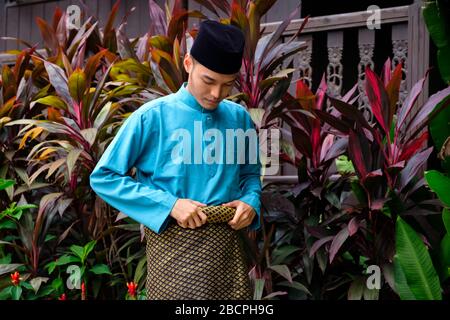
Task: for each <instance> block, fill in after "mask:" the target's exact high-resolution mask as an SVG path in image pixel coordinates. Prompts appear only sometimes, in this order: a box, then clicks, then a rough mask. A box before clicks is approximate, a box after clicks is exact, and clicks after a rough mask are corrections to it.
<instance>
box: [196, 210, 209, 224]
mask: <svg viewBox="0 0 450 320" xmlns="http://www.w3.org/2000/svg"><path fill="white" fill-rule="evenodd" d="M197 215H198V216H199V218H200V219H201V220H202V223H206V220H208V216H207V215H206V214H205V213H204V212H203V211H202V209H200V208H199V209H198V210H197Z"/></svg>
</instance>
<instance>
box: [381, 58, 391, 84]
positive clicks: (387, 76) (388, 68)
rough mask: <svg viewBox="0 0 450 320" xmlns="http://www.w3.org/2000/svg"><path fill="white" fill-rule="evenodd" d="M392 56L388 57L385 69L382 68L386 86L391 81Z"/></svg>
mask: <svg viewBox="0 0 450 320" xmlns="http://www.w3.org/2000/svg"><path fill="white" fill-rule="evenodd" d="M391 64H392V62H391V58H387V60H386V61H385V62H384V65H383V70H382V73H381V75H382V80H383V84H384V86H385V87H386V86H387V84H388V83H389V81H391Z"/></svg>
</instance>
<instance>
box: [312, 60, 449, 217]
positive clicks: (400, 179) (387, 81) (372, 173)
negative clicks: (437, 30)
mask: <svg viewBox="0 0 450 320" xmlns="http://www.w3.org/2000/svg"><path fill="white" fill-rule="evenodd" d="M401 68H402V65H401V64H398V65H397V67H396V68H395V70H393V71H391V61H390V60H389V59H388V60H387V61H386V63H385V65H384V68H383V78H382V79H380V78H379V77H378V76H377V75H376V74H375V73H374V72H373V71H372V70H371V69H370V68H369V67H367V68H366V94H367V97H368V99H369V103H370V107H371V110H372V113H373V115H374V117H375V119H376V123H375V124H374V125H371V124H369V123H368V122H367V121H366V119H365V118H364V117H363V114H362V112H360V111H359V110H358V109H357V108H356V107H354V106H352V105H351V104H348V103H346V102H345V101H342V100H337V99H333V98H331V97H330V101H331V104H332V105H333V106H334V107H335V108H336V109H337V110H338V111H339V112H340V113H341V115H342V119H339V118H337V117H334V116H333V115H327V114H324V113H323V112H320V111H319V112H316V114H317V115H318V116H319V117H321V118H322V119H323V120H324V121H327V122H328V123H329V124H330V125H331V126H333V127H334V128H336V129H337V130H339V131H340V132H342V133H345V134H348V138H349V149H348V151H349V156H350V159H351V160H352V162H353V165H354V166H355V169H356V173H357V175H358V178H359V180H360V185H361V186H362V187H363V189H364V190H365V196H366V200H367V205H368V207H369V208H370V209H371V210H380V209H381V208H382V206H383V201H382V199H386V198H388V192H390V191H393V192H395V193H396V194H397V195H398V196H399V197H400V199H401V200H402V201H406V200H407V198H408V196H409V195H411V193H413V192H414V191H415V190H417V189H418V188H419V187H421V186H423V185H424V180H423V179H416V178H417V177H418V176H419V178H421V177H420V175H419V173H420V169H421V168H423V166H424V165H425V164H426V161H427V159H428V157H429V155H430V153H431V151H432V148H431V147H430V148H427V149H425V150H422V149H423V146H424V143H425V142H426V141H427V139H428V133H427V131H423V130H424V129H425V128H426V126H427V124H428V123H429V121H430V119H432V118H433V117H434V116H435V115H436V114H438V113H439V112H440V111H441V110H443V109H444V108H446V107H447V106H448V104H449V103H450V102H449V101H447V102H446V103H444V104H441V105H440V106H439V108H437V109H436V110H435V107H436V106H437V105H438V104H439V103H440V102H441V101H442V100H444V99H445V98H446V97H447V96H448V95H449V94H450V88H446V89H444V90H442V91H440V92H437V93H436V94H434V95H432V96H431V97H430V98H429V99H428V100H427V102H426V103H425V104H424V105H423V106H421V107H419V108H414V105H415V103H416V101H417V98H418V96H419V94H420V93H421V92H422V90H423V86H424V84H425V80H426V77H424V78H423V79H421V80H420V81H419V82H417V83H416V84H415V85H414V86H413V87H412V89H411V91H410V92H409V94H408V96H407V98H406V99H405V101H404V103H403V105H402V106H400V107H398V96H399V88H400V82H401V78H402V69H401ZM379 177H384V179H385V180H386V184H385V188H382V190H380V189H377V190H373V189H371V187H370V184H371V181H373V179H377V178H379ZM381 191H383V192H381Z"/></svg>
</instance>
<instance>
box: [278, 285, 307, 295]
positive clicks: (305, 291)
mask: <svg viewBox="0 0 450 320" xmlns="http://www.w3.org/2000/svg"><path fill="white" fill-rule="evenodd" d="M278 285H280V286H285V287H289V288H294V289H297V290H300V291H302V292H304V293H306V294H308V295H310V296H311V292H310V291H309V290H308V288H306V287H305V286H304V285H303V284H301V283H300V282H297V281H292V282H289V281H281V282H279V283H278Z"/></svg>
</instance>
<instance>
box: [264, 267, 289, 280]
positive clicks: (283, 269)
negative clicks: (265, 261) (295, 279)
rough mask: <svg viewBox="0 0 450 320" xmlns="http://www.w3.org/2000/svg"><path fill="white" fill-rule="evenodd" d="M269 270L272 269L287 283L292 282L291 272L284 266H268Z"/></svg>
mask: <svg viewBox="0 0 450 320" xmlns="http://www.w3.org/2000/svg"><path fill="white" fill-rule="evenodd" d="M269 269H272V270H273V271H275V272H276V273H278V274H279V275H281V276H282V277H283V278H285V279H286V280H288V281H289V282H292V275H291V271H290V270H289V268H288V266H287V265H285V264H278V265H272V266H269Z"/></svg>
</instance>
